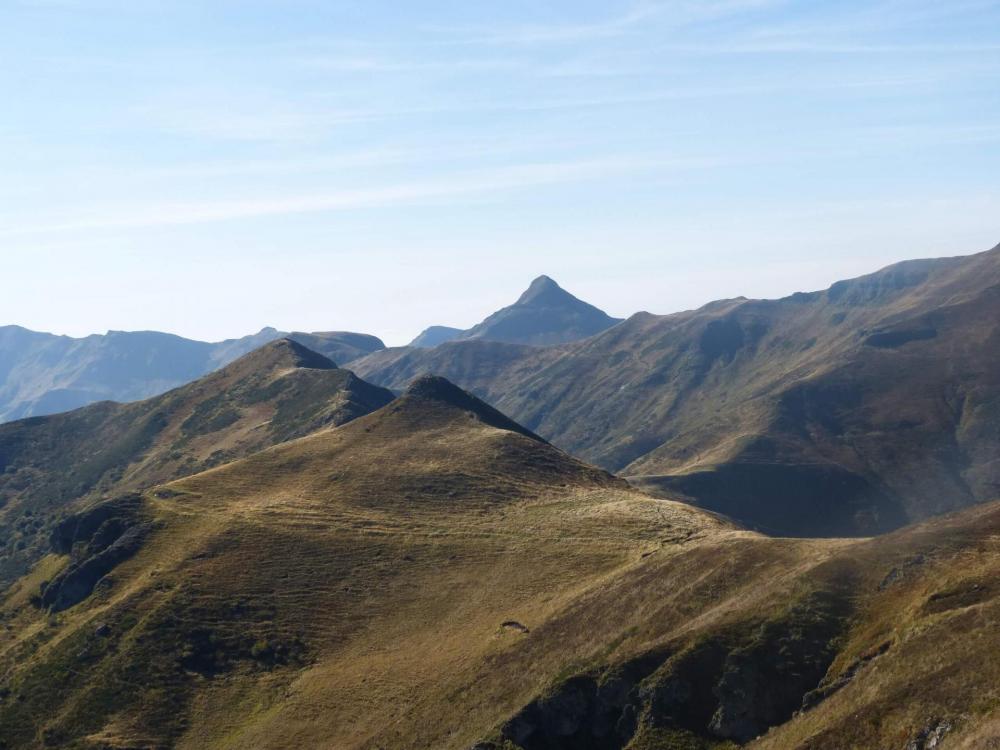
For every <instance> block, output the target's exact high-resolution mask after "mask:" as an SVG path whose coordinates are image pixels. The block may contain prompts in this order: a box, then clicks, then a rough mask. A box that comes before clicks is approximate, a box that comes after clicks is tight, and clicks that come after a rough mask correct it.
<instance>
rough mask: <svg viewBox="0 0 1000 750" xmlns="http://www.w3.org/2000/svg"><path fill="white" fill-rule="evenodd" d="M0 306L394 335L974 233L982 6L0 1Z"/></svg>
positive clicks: (93, 326) (202, 331)
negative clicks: (533, 302) (526, 307)
mask: <svg viewBox="0 0 1000 750" xmlns="http://www.w3.org/2000/svg"><path fill="white" fill-rule="evenodd" d="M0 97H2V104H0V261H2V265H0V324H5V323H18V324H21V325H25V326H28V327H31V328H36V329H41V330H51V331H54V332H58V333H69V334H73V335H82V334H86V333H90V332H103V331H104V330H106V329H109V328H115V329H143V328H155V329H160V330H167V331H172V332H176V333H181V334H184V335H187V336H192V337H197V338H207V339H218V338H223V337H229V336H237V335H241V334H244V333H248V332H251V331H253V330H256V329H258V328H260V327H261V326H263V325H274V326H276V327H279V328H284V329H300V330H301V329H307V330H326V329H352V330H361V331H367V332H371V333H375V334H377V335H380V336H382V337H383V338H384V339H385V340H386V341H387V342H388V343H403V342H405V341H406V340H408V339H409V338H411V337H412V336H413V335H414V334H416V333H417V332H418V331H419V330H420V329H422V328H423V327H425V326H427V325H431V324H446V325H458V326H466V325H471V324H472V323H474V322H476V321H477V320H479V319H480V318H482V317H483V316H484V315H486V314H487V313H489V312H491V311H492V310H494V309H496V308H497V307H499V306H501V305H503V304H506V303H508V302H510V301H511V300H512V299H513V298H514V297H515V296H516V295H517V294H518V293H519V292H520V291H521V290H522V289H523V288H524V287H525V286H526V285H527V284H528V282H529V281H530V280H531V279H532V278H533V277H534V276H537V275H538V274H540V273H546V274H549V275H550V276H552V277H554V278H556V279H557V280H558V281H559V282H560V283H562V284H563V286H565V287H566V288H568V289H569V290H571V291H573V292H574V293H576V294H577V295H578V296H581V297H583V298H584V299H587V300H588V301H590V302H593V303H594V304H597V305H599V306H601V307H603V308H604V309H606V310H607V311H608V312H610V313H612V314H615V315H620V316H624V315H628V314H630V313H632V312H635V311H637V310H642V309H645V310H649V311H651V312H657V313H667V312H672V311H675V310H679V309H686V308H690V307H694V306H698V305H700V304H702V303H704V302H707V301H710V300H712V299H716V298H720V297H730V296H736V295H740V294H743V295H746V296H779V295H784V294H788V293H791V292H794V291H797V290H807V289H814V288H821V287H825V286H827V285H828V284H829V283H831V282H832V281H834V280H836V279H839V278H843V277H848V276H852V275H857V274H859V273H863V272H866V271H869V270H874V269H875V268H877V267H879V266H881V265H885V264H887V263H890V262H893V261H895V260H900V259H903V258H909V257H918V256H927V255H954V254H965V253H971V252H975V251H978V250H984V249H987V248H988V247H991V246H992V245H994V244H996V243H997V242H1000V185H998V179H1000V177H998V175H1000V2H976V1H974V0H953V1H950V2H941V1H940V0H936V1H934V2H931V1H929V0H896V1H893V0H871V1H865V2H861V1H856V0H854V1H852V0H848V1H847V2H842V1H837V2H815V1H813V2H795V1H793V0H705V1H704V2H690V1H688V2H685V1H680V0H662V1H660V0H647V1H646V2H629V1H624V2H592V1H586V2H581V1H580V0H566V1H561V2H545V1H544V0H531V1H530V2H529V1H527V0H504V2H491V3H486V2H461V1H458V0H455V1H453V2H445V1H444V0H441V1H438V2H422V1H419V0H413V1H407V2H403V1H402V0H398V1H397V2H380V1H378V0H364V2H347V1H342V2H337V1H336V0H281V1H280V2H279V1H277V0H274V1H273V2H267V1H265V0H0Z"/></svg>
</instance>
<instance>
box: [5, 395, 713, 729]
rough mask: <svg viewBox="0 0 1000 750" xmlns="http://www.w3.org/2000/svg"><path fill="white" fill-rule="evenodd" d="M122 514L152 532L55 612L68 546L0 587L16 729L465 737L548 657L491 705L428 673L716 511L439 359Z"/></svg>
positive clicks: (497, 639) (686, 539) (486, 651)
mask: <svg viewBox="0 0 1000 750" xmlns="http://www.w3.org/2000/svg"><path fill="white" fill-rule="evenodd" d="M123 524H124V525H126V526H128V525H130V524H131V525H135V526H142V527H143V528H145V529H147V531H146V534H147V536H146V541H145V542H144V544H143V545H142V547H141V548H140V549H139V550H138V551H137V552H136V553H135V554H134V556H133V557H131V558H129V559H127V560H125V561H124V562H122V563H120V564H119V565H118V567H116V568H115V569H114V570H113V571H111V572H110V573H109V576H110V580H111V581H113V583H108V582H105V583H99V584H98V585H96V586H95V589H94V592H93V593H92V594H90V595H89V596H88V597H87V598H86V599H84V600H83V601H81V602H80V603H78V604H76V605H74V606H71V607H69V608H67V609H64V610H62V611H61V612H60V613H59V614H58V615H55V621H57V622H58V624H56V625H48V624H46V623H47V619H46V617H45V616H44V615H43V614H42V613H41V612H39V611H38V610H37V609H36V608H35V607H34V606H33V605H32V604H31V603H30V602H28V599H29V596H30V593H31V591H32V587H34V586H37V585H38V583H39V580H40V577H42V576H44V577H45V578H47V579H50V580H53V581H57V582H59V581H61V580H62V579H60V577H59V576H60V573H59V566H60V565H63V566H65V565H66V564H67V559H66V558H65V557H63V558H57V557H53V558H51V559H50V560H47V561H46V563H45V564H46V566H47V568H46V569H45V571H44V573H42V572H40V573H38V574H37V575H36V577H35V578H33V579H32V578H29V579H26V580H25V581H23V582H22V588H20V589H16V590H15V591H14V592H13V594H12V596H11V598H10V599H9V600H8V603H7V610H6V613H5V616H6V617H8V618H9V620H8V621H9V622H10V623H11V624H12V629H11V630H10V631H8V635H7V636H6V640H5V643H4V645H3V649H4V659H5V660H6V669H7V670H10V671H8V673H7V674H8V677H7V682H6V687H5V689H6V690H10V693H9V694H8V695H11V696H17V697H15V698H14V699H13V700H10V701H6V700H5V702H4V704H3V708H2V710H0V727H2V729H0V732H3V733H4V735H5V736H3V739H5V740H7V742H8V743H9V744H11V745H12V746H33V745H32V743H33V742H39V743H40V742H41V740H40V739H38V738H42V737H44V736H48V737H50V738H54V737H58V738H60V739H59V742H62V743H65V744H66V745H69V746H72V745H73V743H76V744H77V745H78V746H82V747H87V746H91V745H88V743H91V744H92V745H93V746H100V743H102V742H103V743H106V744H112V745H113V743H115V742H119V743H121V745H122V746H133V745H135V744H138V745H139V746H143V744H142V743H148V744H149V745H151V746H166V745H169V744H171V743H173V742H177V743H179V744H180V746H186V747H199V748H201V747H247V746H251V747H252V746H261V747H264V746H267V747H302V746H320V747H322V746H328V747H350V746H359V745H364V744H365V743H366V742H368V741H369V740H372V738H374V737H376V736H387V737H392V736H395V735H393V733H392V731H391V730H389V729H388V728H387V726H388V724H387V722H389V720H390V718H391V717H401V716H403V715H406V716H410V717H411V718H410V719H408V720H407V721H408V722H413V721H419V722H420V723H421V724H423V723H424V722H423V720H421V719H419V717H420V716H421V714H422V713H423V712H424V711H425V710H426V709H429V708H430V707H431V706H433V707H434V709H433V710H435V711H437V712H439V715H441V716H442V717H444V716H447V717H448V721H449V722H451V723H453V724H454V727H453V728H454V729H456V730H460V734H461V736H463V737H466V738H468V739H469V741H470V742H471V741H472V740H473V739H475V736H476V734H477V733H478V732H479V731H481V730H483V729H486V728H488V727H489V726H491V725H492V723H493V722H495V721H496V720H498V719H499V718H500V717H501V716H502V713H503V711H504V710H506V709H513V708H514V707H516V705H517V702H518V700H519V699H527V698H528V697H530V695H531V693H532V691H533V689H535V688H536V687H538V686H539V685H540V684H541V683H540V681H539V680H540V679H541V677H542V673H539V675H537V676H536V677H535V678H533V679H532V680H529V681H526V682H523V683H522V684H520V685H519V686H517V687H516V689H514V690H513V692H512V693H510V694H509V695H507V692H508V690H509V688H508V687H505V686H500V685H498V686H497V689H498V691H499V692H498V696H497V697H498V698H499V697H500V695H506V697H505V698H504V702H502V703H496V704H495V705H494V702H493V701H488V703H487V705H480V704H479V703H478V701H479V699H477V703H476V704H475V705H474V704H473V703H469V702H465V703H463V702H462V701H459V702H458V704H455V703H454V700H453V699H451V698H448V697H447V696H446V695H443V694H441V692H440V691H441V690H446V689H452V688H457V687H458V686H460V685H461V684H463V681H468V680H470V679H476V678H478V676H481V675H482V673H483V670H484V669H487V666H486V665H487V664H488V663H489V662H490V661H491V660H492V659H494V658H497V657H498V656H500V655H502V654H503V653H504V652H505V651H507V650H508V649H509V648H511V647H512V646H513V645H514V644H516V643H517V640H518V639H523V638H524V637H526V634H524V633H522V632H520V628H519V626H518V625H515V624H514V623H515V622H516V623H519V624H520V625H523V626H524V627H527V628H529V629H531V630H532V631H533V629H534V628H535V627H537V626H538V625H539V624H540V623H542V622H544V621H546V620H547V619H549V618H551V617H553V616H554V615H555V614H556V613H557V612H559V611H561V610H563V609H565V608H566V607H567V606H569V605H570V603H571V602H572V601H573V600H574V599H575V598H576V597H577V596H579V595H580V594H582V593H584V592H586V591H588V590H592V589H594V588H595V587H597V588H599V587H600V585H601V582H602V581H603V580H605V579H606V578H607V576H609V575H611V574H613V573H615V572H616V571H619V570H621V569H622V568H623V567H628V566H631V565H635V564H637V563H638V561H640V560H641V559H642V555H643V554H645V553H648V552H650V551H653V550H657V549H661V548H663V547H666V548H671V549H672V548H674V547H675V546H684V545H685V544H690V543H691V540H692V539H694V538H697V537H699V536H700V535H702V534H705V533H709V532H711V533H715V530H717V529H721V528H725V526H724V525H723V524H722V523H720V522H718V521H716V520H715V519H713V518H711V517H708V516H705V515H703V514H702V513H701V512H700V511H697V510H693V509H690V508H687V507H685V506H682V505H678V504H673V503H665V502H662V501H658V500H653V499H650V498H647V497H645V496H642V495H640V494H638V493H636V492H634V491H633V490H631V489H629V488H628V487H627V485H625V484H624V483H623V482H621V481H620V480H617V479H614V478H612V477H610V476H609V475H607V474H605V473H604V472H602V471H600V470H597V469H593V468H591V467H588V466H586V465H583V464H581V463H579V462H577V461H575V460H574V459H572V458H570V457H569V456H567V455H566V454H564V453H562V452H560V451H558V450H556V449H554V448H552V447H551V446H549V445H547V444H546V443H544V442H542V441H540V440H539V439H538V438H536V437H534V436H533V435H530V433H526V431H524V430H522V429H521V428H520V427H518V426H517V425H515V424H514V423H512V422H510V421H509V420H507V419H506V418H505V417H503V416H502V415H500V414H499V413H497V412H495V411H493V410H492V409H490V408H489V407H488V406H486V405H485V404H482V403H481V402H477V401H475V400H474V399H472V398H471V397H469V396H468V395H467V394H465V393H464V392H462V391H459V390H458V389H456V388H454V387H453V386H451V385H450V384H448V383H447V382H444V381H440V380H433V379H431V380H427V381H424V382H422V383H420V384H418V386H417V387H415V388H414V389H413V390H412V391H411V392H410V393H409V394H407V395H406V396H404V397H403V398H401V399H399V400H398V401H396V402H393V403H392V404H390V405H389V406H387V407H384V408H383V409H381V410H380V411H378V412H376V413H374V414H372V415H369V416H368V417H363V418H361V419H358V420H355V421H354V422H351V423H350V424H348V425H346V426H344V427H341V428H338V429H334V430H330V431H326V432H321V433H318V434H316V435H314V436H310V437H307V438H303V439H301V440H297V441H294V442H291V443H288V444H286V445H282V446H278V447H276V448H272V449H269V450H267V451H264V452H263V453H260V454H257V455H255V456H253V457H251V458H249V459H246V460H244V461H240V462H237V463H234V464H230V465H226V466H223V467H219V468H217V469H213V470H211V471H208V472H206V473H203V474H200V475H197V476H194V477H191V478H188V479H185V480H182V481H179V482H175V483H173V484H170V485H166V486H163V487H160V488H158V489H156V490H154V491H152V492H151V493H150V494H149V495H148V496H147V497H146V499H145V500H143V502H142V504H141V506H140V507H139V509H138V510H136V511H134V517H133V518H131V519H126V520H125V521H123ZM87 546H88V548H89V547H93V540H91V541H90V542H87ZM77 551H78V552H79V551H80V545H79V543H78V545H77ZM65 570H67V568H65V567H64V568H63V571H64V572H65ZM59 585H64V582H63V583H60V584H59ZM507 621H510V624H509V625H508V626H506V627H505V626H504V625H503V623H505V622H507ZM100 624H106V625H107V626H108V628H107V632H105V631H104V630H102V631H101V632H102V633H103V635H101V636H96V635H95V632H96V629H97V628H98V626H99V625H100ZM602 637H603V636H602V635H601V634H600V633H599V634H597V635H596V638H598V639H600V638H602ZM595 644H596V642H595ZM81 649H82V650H83V651H82V652H81ZM81 653H84V654H85V656H81ZM568 658H569V651H568V650H563V651H562V652H561V655H560V653H554V654H553V655H552V661H551V662H550V665H551V666H553V667H554V666H555V665H558V664H560V663H563V662H565V661H566V659H568ZM81 659H82V661H81ZM447 675H451V677H446V678H445V676H447ZM452 680H455V681H452ZM449 685H450V686H451V688H449ZM484 697H485V696H484ZM456 705H464V706H465V709H463V710H460V711H456ZM43 706H44V707H45V708H43ZM465 710H469V711H474V712H476V713H477V714H478V717H477V718H475V719H470V718H469V717H468V716H465V715H463V714H464V713H465ZM441 712H444V713H441ZM402 726H403V728H404V729H406V728H407V727H411V726H412V723H405V724H403V725H402ZM46 732H48V734H46ZM387 732H388V734H386V733H387ZM88 737H89V738H91V739H90V740H87V739H86V738H88ZM407 741H409V740H407ZM454 741H458V740H454ZM463 741H464V740H463ZM394 742H395V744H396V745H397V746H406V745H405V743H404V744H401V742H402V740H400V739H399V738H398V736H397V739H396V740H394ZM448 742H449V743H450V742H452V740H448ZM130 743H131V744H130Z"/></svg>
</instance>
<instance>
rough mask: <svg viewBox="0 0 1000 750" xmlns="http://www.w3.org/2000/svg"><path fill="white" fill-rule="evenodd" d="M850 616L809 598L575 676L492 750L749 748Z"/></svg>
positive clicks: (840, 604) (805, 687)
mask: <svg viewBox="0 0 1000 750" xmlns="http://www.w3.org/2000/svg"><path fill="white" fill-rule="evenodd" d="M848 610H849V605H848V603H847V602H846V600H844V599H843V598H841V597H840V596H838V595H834V594H830V593H815V594H813V595H811V596H808V597H806V598H805V599H803V600H802V601H800V602H799V603H798V604H797V605H796V606H794V607H792V608H791V609H789V610H788V611H786V612H785V613H783V614H782V615H781V616H779V617H776V618H774V619H772V620H768V621H766V622H764V623H762V624H759V625H757V626H756V627H754V628H752V629H749V630H743V631H741V632H731V633H719V634H717V635H715V636H712V637H709V638H705V639H703V640H701V641H698V642H696V643H692V644H688V645H686V646H683V647H678V648H670V649H666V650H661V651H657V652H651V653H648V654H645V655H643V656H641V657H639V658H636V659H633V660H631V661H629V662H626V663H624V664H620V665H615V666H611V667H607V668H604V669H600V670H594V671H592V672H587V673H584V674H579V675H576V676H574V677H571V678H570V679H568V680H566V681H564V682H563V683H561V684H559V685H558V686H556V687H554V688H553V689H552V690H550V691H549V692H548V693H546V694H545V695H543V696H541V697H539V698H537V699H536V700H534V701H532V702H531V703H529V704H528V705H526V706H525V707H524V708H523V709H522V710H521V711H519V712H518V713H517V714H516V715H514V716H513V717H512V718H511V719H510V720H509V721H508V722H507V723H506V724H504V725H503V727H501V729H500V733H499V737H497V738H495V742H494V745H495V747H498V748H499V747H505V748H509V747H511V746H513V747H516V748H521V750H570V749H571V748H572V749H573V750H578V749H581V748H583V749H586V750H623V749H624V748H626V747H630V746H631V745H630V743H633V741H634V740H635V739H636V738H637V737H640V736H642V735H644V734H645V735H649V734H655V735H656V736H660V737H671V736H674V737H677V738H678V740H679V739H680V738H682V737H691V736H694V737H701V738H702V739H703V740H705V741H709V742H711V741H719V740H731V741H735V742H739V743H744V742H747V741H749V740H751V739H753V738H754V737H757V736H758V735H760V734H762V733H764V732H766V731H767V730H768V729H769V728H770V727H772V726H776V725H778V724H781V723H783V722H785V721H787V720H788V719H790V718H791V717H792V715H793V714H794V713H795V711H796V710H798V709H799V708H800V707H801V706H802V703H803V697H804V696H806V695H807V694H809V693H810V691H814V690H815V689H816V687H817V686H818V685H819V683H820V681H821V680H822V679H823V676H824V675H825V674H826V672H827V670H828V669H829V666H830V664H831V663H832V661H833V659H834V657H835V655H836V649H835V647H834V643H835V639H836V638H837V636H838V635H839V634H840V633H841V632H842V630H843V628H844V626H845V623H846V618H847V614H848ZM505 743H506V744H505ZM633 744H634V743H633ZM482 746H483V747H489V743H483V744H482Z"/></svg>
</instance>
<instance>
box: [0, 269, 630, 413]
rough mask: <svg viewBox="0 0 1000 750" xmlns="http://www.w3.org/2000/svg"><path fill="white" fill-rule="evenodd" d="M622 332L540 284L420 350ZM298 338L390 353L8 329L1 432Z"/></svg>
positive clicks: (436, 330) (433, 335)
mask: <svg viewBox="0 0 1000 750" xmlns="http://www.w3.org/2000/svg"><path fill="white" fill-rule="evenodd" d="M618 322H620V321H619V320H617V319H615V318H611V317H609V316H608V315H606V314H605V313H603V312H602V311H601V310H598V309H597V308H596V307H593V306H592V305H588V304H587V303H586V302H582V301H580V300H578V299H577V298H576V297H574V296H573V295H571V294H569V293H568V292H566V291H564V290H563V289H562V288H560V287H559V285H558V284H556V283H555V282H554V281H553V280H552V279H550V278H548V277H547V276H540V277H539V278H537V279H535V280H534V281H533V282H532V283H531V285H530V287H529V288H528V289H527V290H526V291H525V292H524V294H522V295H521V297H520V298H519V299H518V300H517V301H516V302H515V303H514V304H513V305H510V306H508V307H505V308H503V309H502V310H499V311H498V312H496V313H493V314H492V315H490V316H489V317H487V318H486V319H485V320H484V321H482V322H481V323H479V324H478V325H476V326H474V327H472V328H470V329H469V330H467V331H463V330H460V329H457V328H449V327H447V326H432V327H431V328H428V329H427V330H425V331H424V332H423V333H421V334H420V336H418V337H417V338H416V339H415V340H414V342H413V344H411V346H416V347H431V346H436V345H437V344H439V343H442V342H444V341H449V340H452V339H462V340H488V341H511V342H514V343H523V344H553V343H561V342H565V341H574V340H577V339H580V338H585V337H586V336H590V335H592V334H594V333H597V332H599V331H603V330H604V329H606V328H609V327H611V326H613V325H614V324H616V323H618ZM280 338H290V339H292V340H294V341H298V342H299V343H301V344H303V345H304V346H307V347H309V348H310V349H312V350H314V351H316V352H319V353H320V354H323V355H324V356H326V357H328V358H330V359H331V360H333V361H334V362H336V363H338V364H341V365H343V364H349V363H351V362H353V361H354V360H356V359H359V358H360V357H363V356H365V355H367V354H371V353H373V352H377V351H381V350H383V349H385V344H383V343H382V341H381V339H379V338H377V337H376V336H371V335H368V334H363V333H351V332H347V331H331V332H316V333H302V332H292V333H285V332H282V331H278V330H276V329H274V328H264V329H262V330H260V331H258V332H257V333H255V334H253V335H250V336H244V337H242V338H238V339H229V340H226V341H220V342H217V343H207V342H204V341H193V340H191V339H185V338H182V337H180V336H175V335H173V334H168V333H160V332H158V331H136V332H127V331H109V332H108V333H107V334H104V335H97V334H95V335H92V336H87V337H84V338H80V339H75V338H71V337H69V336H55V335H52V334H49V333H38V332H35V331H29V330H28V329H26V328H21V327H20V326H3V327H0V422H5V421H11V420H15V419H20V418H22V417H32V416H41V415H44V414H53V413H57V412H62V411H68V410H70V409H75V408H77V407H80V406H85V405H87V404H90V403H93V402H95V401H105V400H111V401H137V400H141V399H144V398H149V397H150V396H155V395H157V394H159V393H163V392H164V391H167V390H169V389H170V388H174V387H176V386H179V385H183V384H184V383H187V382H190V381H191V380H194V379H195V378H199V377H201V376H202V375H205V374H206V373H209V372H211V371H213V370H215V369H218V368H219V367H222V366H224V365H226V364H228V363H229V362H232V361H233V360H234V359H236V358H237V357H240V356H242V355H243V354H246V353H247V352H249V351H252V350H253V349H256V348H257V347H259V346H261V345H263V344H265V343H267V342H269V341H274V340H276V339H280Z"/></svg>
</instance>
